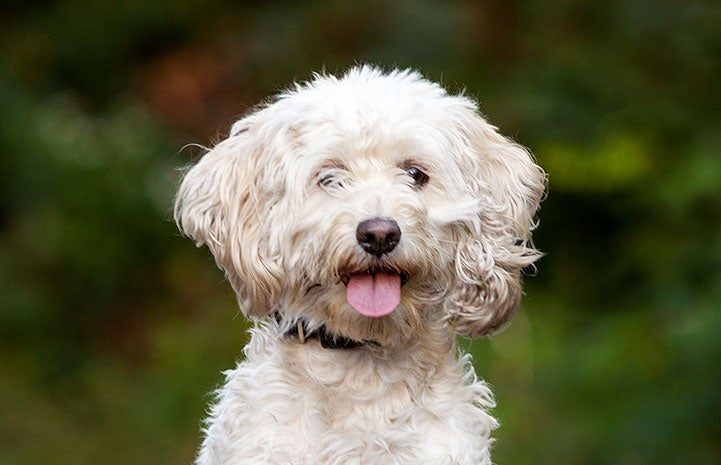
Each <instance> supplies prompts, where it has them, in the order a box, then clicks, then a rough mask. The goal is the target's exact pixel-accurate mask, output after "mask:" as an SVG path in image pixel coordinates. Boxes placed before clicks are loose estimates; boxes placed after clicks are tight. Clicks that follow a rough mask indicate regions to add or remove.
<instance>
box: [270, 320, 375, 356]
mask: <svg viewBox="0 0 721 465" xmlns="http://www.w3.org/2000/svg"><path fill="white" fill-rule="evenodd" d="M275 319H276V321H277V322H278V323H279V324H281V325H282V324H283V318H282V317H281V316H280V314H279V313H276V314H275ZM283 336H285V337H297V338H298V339H299V340H300V342H301V343H304V342H305V341H307V340H309V339H318V341H319V342H320V345H321V347H323V348H324V349H355V348H356V347H361V346H364V345H366V344H367V343H365V342H362V341H356V340H355V339H350V338H347V337H344V336H341V335H339V334H334V333H332V332H330V331H328V329H327V328H326V327H325V325H323V326H321V327H319V328H318V329H314V330H312V331H311V330H309V328H308V323H307V322H306V321H305V320H303V319H302V318H301V319H298V320H297V321H295V322H294V323H293V324H291V325H290V329H288V331H286V332H285V333H283Z"/></svg>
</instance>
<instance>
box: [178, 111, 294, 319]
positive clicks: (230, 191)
mask: <svg viewBox="0 0 721 465" xmlns="http://www.w3.org/2000/svg"><path fill="white" fill-rule="evenodd" d="M241 125H242V121H241V122H239V123H236V126H234V127H233V131H232V133H231V135H230V137H228V138H227V139H225V140H224V141H222V142H221V143H219V144H218V145H216V146H215V147H214V148H213V149H212V150H210V151H209V152H208V153H207V154H205V156H203V157H202V158H201V159H200V161H199V162H198V163H197V164H196V165H195V166H193V167H192V168H190V170H188V171H187V173H186V174H185V176H184V179H183V181H182V183H181V185H180V189H179V190H178V195H177V197H176V200H175V212H174V213H175V221H176V223H177V225H178V227H179V228H180V230H181V231H182V232H183V233H184V234H185V235H187V236H189V237H190V238H192V239H193V240H194V241H195V243H196V245H197V246H198V247H201V246H203V245H207V246H208V248H209V249H210V251H211V252H212V254H213V256H214V257H215V261H216V263H217V264H218V266H219V267H220V268H221V269H223V270H224V271H225V274H226V276H227V278H228V280H229V281H230V283H231V285H232V286H233V289H234V290H235V292H236V294H237V297H238V304H239V305H240V309H241V311H242V312H243V314H245V316H246V317H249V318H252V317H261V316H265V315H268V314H269V313H270V312H271V311H272V309H273V307H274V306H275V305H276V303H277V302H278V298H279V294H280V290H281V284H282V282H281V276H282V271H281V268H280V264H279V263H277V260H274V258H273V256H274V255H275V256H277V254H273V252H272V250H271V246H270V244H269V240H268V229H267V226H266V225H267V224H268V221H269V216H270V214H269V213H270V210H271V209H272V207H273V205H274V204H276V203H277V201H278V199H279V198H280V195H281V192H282V189H276V188H273V186H272V179H273V178H277V173H275V174H276V175H275V176H274V175H269V174H268V171H269V170H275V171H277V170H278V166H273V163H272V161H271V160H270V158H271V157H269V156H268V153H267V152H269V151H271V150H272V149H271V148H270V147H268V146H266V145H264V144H263V143H262V141H261V140H260V138H259V137H258V136H257V135H255V136H254V135H253V134H252V131H249V130H248V128H247V127H245V128H241V127H240V126H241Z"/></svg>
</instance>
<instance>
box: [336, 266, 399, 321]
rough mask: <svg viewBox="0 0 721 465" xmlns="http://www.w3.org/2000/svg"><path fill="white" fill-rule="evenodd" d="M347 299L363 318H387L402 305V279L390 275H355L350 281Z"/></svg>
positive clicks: (395, 275)
mask: <svg viewBox="0 0 721 465" xmlns="http://www.w3.org/2000/svg"><path fill="white" fill-rule="evenodd" d="M347 299H348V303H349V304H350V306H351V307H353V308H354V309H355V310H356V311H357V312H358V313H360V314H361V315H363V316H367V317H371V318H380V317H382V316H386V315H388V314H390V313H391V312H393V310H395V309H396V307H398V304H400V303H401V277H400V276H399V275H397V274H390V273H375V274H369V273H363V274H354V275H352V276H351V277H350V280H349V281H348V290H347Z"/></svg>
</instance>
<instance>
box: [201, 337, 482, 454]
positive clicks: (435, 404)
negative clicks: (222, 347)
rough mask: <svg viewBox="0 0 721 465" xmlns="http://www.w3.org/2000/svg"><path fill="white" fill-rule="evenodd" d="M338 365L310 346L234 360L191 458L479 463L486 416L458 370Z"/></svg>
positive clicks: (357, 360) (359, 360) (356, 360)
mask: <svg viewBox="0 0 721 465" xmlns="http://www.w3.org/2000/svg"><path fill="white" fill-rule="evenodd" d="M342 362H343V363H339V360H337V359H334V357H333V356H328V354H324V353H323V352H314V351H312V350H311V351H308V352H305V353H303V352H300V353H299V352H295V353H294V354H293V355H290V356H289V357H285V358H279V357H272V358H271V359H266V360H263V361H262V362H261V361H260V360H253V359H249V360H248V361H246V362H243V363H241V364H239V366H238V367H237V368H236V369H235V370H233V371H231V372H228V381H227V384H226V385H225V386H224V387H223V388H222V389H221V390H220V391H219V395H220V396H219V402H218V404H217V405H216V406H215V408H214V409H213V412H212V415H211V419H210V422H209V423H210V427H209V428H208V436H207V438H206V442H205V444H204V446H203V450H202V451H201V458H202V456H203V454H212V455H213V456H217V457H225V459H223V460H219V461H217V462H213V461H209V462H208V463H224V464H235V463H238V464H240V463H256V462H254V460H257V459H258V458H259V457H267V458H272V459H271V460H269V461H267V462H263V463H279V464H280V463H285V464H348V465H350V464H366V463H398V464H405V463H431V464H466V463H467V464H471V463H473V464H482V463H486V462H485V460H486V459H487V457H486V456H487V453H488V449H489V447H488V446H489V444H490V440H489V439H488V438H489V434H490V430H491V429H492V428H493V426H494V425H495V422H494V420H493V419H492V418H491V417H490V416H489V415H488V414H487V413H486V412H485V411H483V410H482V409H481V408H480V406H479V402H478V400H479V398H478V392H479V390H478V389H477V388H478V386H475V387H474V385H473V384H468V383H465V382H464V381H463V379H464V378H465V377H464V375H463V373H462V372H459V373H453V370H450V371H448V372H447V373H446V372H441V373H438V372H436V373H435V374H434V375H433V376H429V375H427V374H426V375H421V371H419V370H418V369H411V368H410V367H398V366H395V365H392V364H391V365H384V364H378V363H373V362H372V361H371V360H368V359H364V358H363V357H346V358H345V359H344V360H342ZM458 367H459V368H462V367H461V366H460V365H458ZM465 379H467V378H465ZM479 386H481V387H482V388H483V389H486V388H485V385H483V384H482V383H480V384H479ZM199 463H204V462H202V461H199ZM488 463H490V462H488Z"/></svg>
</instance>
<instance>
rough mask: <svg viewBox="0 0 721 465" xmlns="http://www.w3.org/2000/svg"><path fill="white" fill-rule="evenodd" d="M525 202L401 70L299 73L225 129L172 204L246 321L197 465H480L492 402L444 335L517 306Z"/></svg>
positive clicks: (432, 90)
mask: <svg viewBox="0 0 721 465" xmlns="http://www.w3.org/2000/svg"><path fill="white" fill-rule="evenodd" d="M544 188H545V174H544V172H543V171H542V170H541V168H539V167H538V166H536V164H535V163H534V162H533V159H532V157H531V155H530V154H529V153H528V152H527V151H526V150H525V149H524V148H522V147H521V146H519V145H516V144H515V143H513V142H512V141H510V140H509V139H506V138H504V137H503V136H501V135H499V133H498V132H497V130H496V128H495V127H493V126H491V125H490V124H488V123H487V122H486V121H485V120H484V119H483V118H482V117H481V116H480V115H479V113H478V109H477V107H476V104H475V103H474V102H473V101H472V100H471V99H469V98H468V97H465V96H463V95H456V96H454V95H449V94H448V93H447V92H446V91H445V90H444V89H443V88H442V87H441V86H439V85H438V84H435V83H432V82H429V81H427V80H425V79H424V78H423V77H422V76H420V75H419V74H417V73H416V72H413V71H393V72H390V73H385V72H382V71H380V70H378V69H376V68H373V67H369V66H362V67H357V68H354V69H351V70H350V71H348V72H347V73H346V74H345V75H344V76H342V77H334V76H330V75H315V76H314V77H313V79H312V80H311V81H309V82H307V83H303V84H296V85H295V87H293V88H292V89H290V90H288V91H287V92H285V93H282V94H281V95H279V96H278V97H277V98H275V99H274V100H272V101H271V102H270V103H268V104H266V105H264V106H263V107H261V108H259V109H257V111H255V112H253V113H251V114H249V115H248V116H246V117H244V118H243V119H241V120H240V121H238V122H236V123H235V124H234V125H233V127H232V130H231V133H230V136H229V137H228V138H227V139H225V140H223V141H222V142H220V143H219V144H218V145H216V146H215V147H214V148H213V149H212V150H210V151H209V152H208V153H207V154H206V155H205V156H204V157H203V158H202V159H201V160H200V161H199V162H198V163H197V165H195V166H194V167H192V168H191V169H190V170H189V171H188V172H187V173H186V174H185V178H184V180H183V182H182V184H181V186H180V190H179V193H178V196H177V200H176V205H175V218H176V221H177V223H178V225H179V227H180V228H181V230H182V231H183V232H184V233H185V234H186V235H187V236H189V237H191V238H192V239H193V240H194V241H195V242H196V244H197V245H198V246H203V245H205V246H208V248H209V249H210V251H211V252H212V254H213V255H214V257H215V259H216V261H217V264H218V266H219V267H220V268H222V269H223V270H224V271H225V274H226V276H227V279H228V280H229V281H230V283H231V285H232V286H233V289H234V290H235V292H236V294H237V297H238V302H239V305H240V309H241V311H242V312H243V314H244V315H245V316H247V317H248V318H251V319H253V320H254V321H255V327H254V329H253V330H251V340H250V343H249V344H248V345H247V347H246V348H245V351H244V353H245V358H244V361H242V362H240V363H239V364H238V366H237V367H236V368H235V369H233V370H229V371H228V372H226V376H227V380H226V382H225V385H224V386H223V387H222V388H220V389H219V390H218V391H217V399H216V402H215V404H214V406H213V407H212V409H211V412H210V418H209V419H208V420H207V422H206V424H205V440H204V442H203V445H202V447H201V450H200V452H199V455H198V458H197V464H198V465H211V464H227V465H237V464H278V465H280V464H303V465H305V464H308V465H311V464H312V465H319V464H334V465H336V464H337V465H340V464H347V465H351V464H353V465H360V464H421V463H423V464H474V465H477V464H484V465H490V464H491V459H490V448H491V444H492V439H491V437H490V434H491V430H493V429H494V428H495V427H496V425H497V423H496V421H495V420H494V419H493V418H492V417H491V416H490V415H489V413H488V410H489V409H490V408H492V407H493V406H494V401H493V397H492V394H491V392H490V390H489V388H488V386H487V385H486V384H485V383H484V382H483V381H481V380H479V379H478V378H477V377H476V375H475V373H474V372H473V368H472V366H471V363H470V360H469V356H468V355H462V354H458V353H457V349H456V347H455V336H456V334H462V335H466V336H469V337H472V338H475V337H480V336H484V335H488V334H491V333H493V332H495V331H497V330H498V329H499V328H501V327H502V326H503V325H504V324H505V323H506V322H507V321H508V320H509V319H510V318H511V316H512V315H513V313H514V312H515V311H516V309H517V308H518V306H519V301H520V298H521V278H522V274H523V271H524V269H527V268H533V262H534V261H535V260H537V259H538V257H539V255H540V254H539V253H538V252H537V251H536V250H535V249H534V248H533V246H532V245H531V244H532V242H531V231H532V229H533V227H534V226H535V223H534V214H535V212H536V210H537V208H538V205H539V202H540V200H541V197H542V195H543V192H544Z"/></svg>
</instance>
